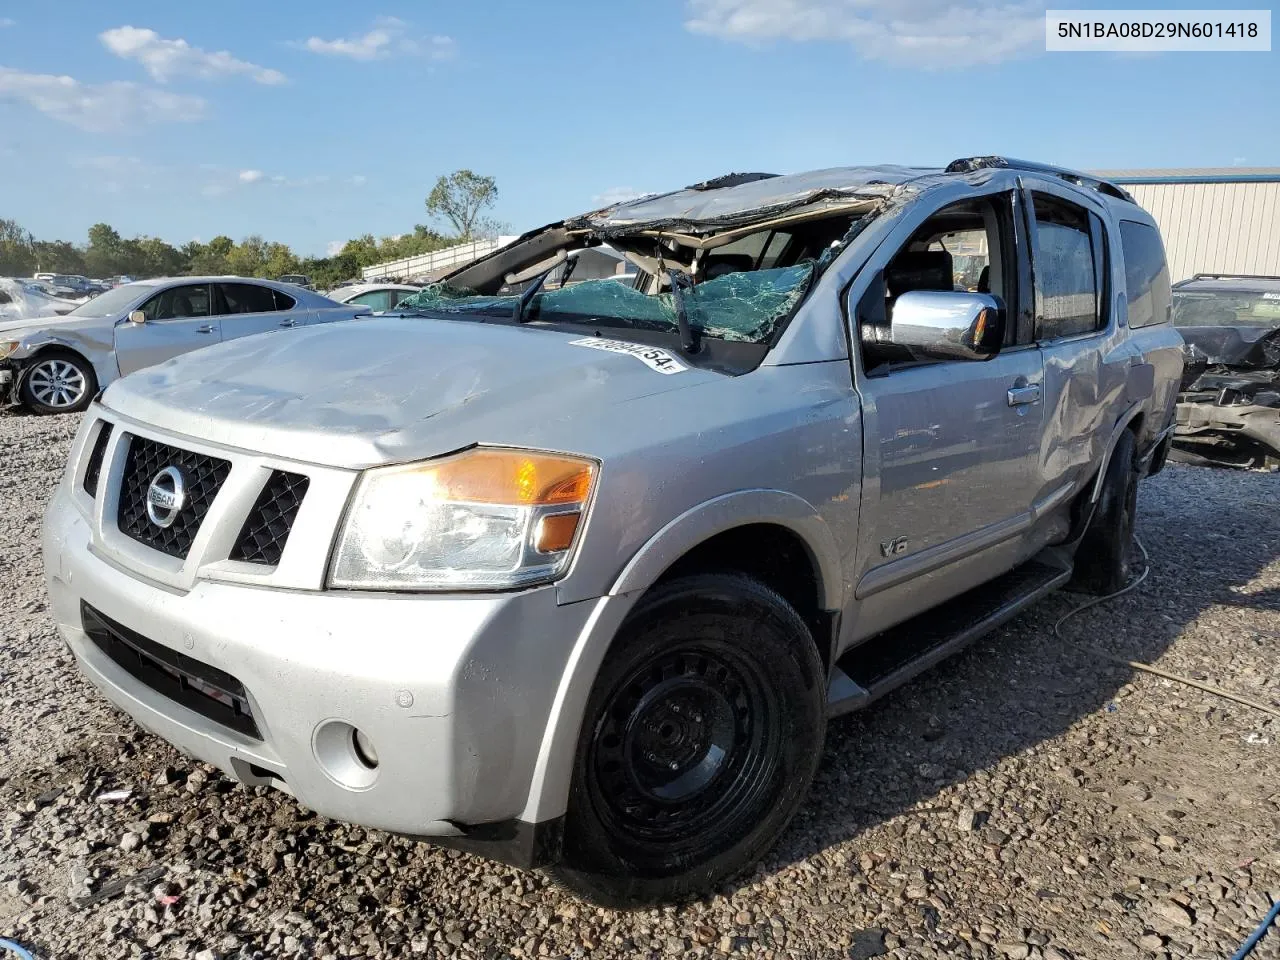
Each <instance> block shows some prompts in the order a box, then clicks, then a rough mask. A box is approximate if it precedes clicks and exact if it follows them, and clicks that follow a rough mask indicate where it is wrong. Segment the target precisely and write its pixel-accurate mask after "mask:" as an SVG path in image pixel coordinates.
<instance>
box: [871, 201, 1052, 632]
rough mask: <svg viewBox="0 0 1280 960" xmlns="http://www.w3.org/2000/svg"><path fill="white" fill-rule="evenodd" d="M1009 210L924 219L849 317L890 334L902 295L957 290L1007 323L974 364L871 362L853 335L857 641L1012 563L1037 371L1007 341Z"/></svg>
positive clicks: (1013, 250) (1010, 335)
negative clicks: (857, 434)
mask: <svg viewBox="0 0 1280 960" xmlns="http://www.w3.org/2000/svg"><path fill="white" fill-rule="evenodd" d="M1015 213H1016V203H1015V198H1014V195H1013V194H1011V193H1005V194H997V195H994V196H990V197H983V198H978V199H974V200H968V201H963V202H960V203H953V204H950V205H948V206H946V207H944V208H942V209H941V210H938V211H936V212H935V213H933V214H932V215H931V216H930V217H929V218H928V219H927V220H925V221H924V223H923V224H922V225H921V226H919V227H918V228H916V229H915V230H913V231H912V232H911V234H910V236H909V237H908V238H906V240H905V242H903V241H902V240H899V241H898V242H897V246H896V250H894V249H892V248H891V250H890V252H889V254H888V257H889V259H888V260H887V262H886V264H885V266H884V267H883V269H882V271H881V272H880V273H879V274H878V275H877V279H876V280H875V281H874V282H873V283H872V286H871V288H870V289H869V290H867V291H866V294H865V295H864V296H862V297H861V298H860V300H859V303H858V304H857V306H856V308H855V314H856V316H857V318H858V322H859V325H860V326H859V330H861V325H862V324H865V323H888V324H890V325H892V323H893V316H892V314H893V302H894V300H895V299H896V298H897V297H898V296H899V295H900V294H902V293H905V292H907V291H909V290H920V289H927V290H962V291H963V290H967V291H971V292H981V293H990V294H992V295H994V296H996V297H997V298H998V299H1000V300H1001V301H1002V302H1003V303H1004V304H1005V305H1006V311H1005V312H1006V317H1007V319H1006V328H1007V330H1006V341H1005V346H1004V347H1003V348H1002V349H1001V352H1000V353H998V354H997V355H996V356H995V357H994V358H992V359H990V360H985V361H977V360H954V361H944V362H928V363H921V362H910V361H907V362H904V361H902V360H901V359H896V358H878V357H877V356H876V354H875V351H874V349H873V348H871V347H869V346H867V343H868V338H861V337H860V340H861V343H862V344H863V345H864V346H863V350H862V358H861V359H862V366H863V375H862V378H861V382H860V384H859V391H860V393H861V394H862V401H863V424H864V427H863V459H864V463H865V464H866V466H865V479H864V482H863V488H862V489H863V494H862V496H863V503H862V510H861V517H862V528H861V530H860V533H859V546H860V550H861V553H862V557H861V559H860V562H859V563H858V565H857V576H858V580H857V587H856V591H855V595H856V597H857V605H856V611H855V614H854V615H855V616H856V619H857V624H856V626H855V628H854V630H855V636H856V637H858V638H861V637H865V636H869V635H870V634H872V633H875V632H878V631H879V630H882V629H884V628H885V627H888V626H890V625H892V624H893V623H895V622H897V621H898V620H901V619H904V617H903V615H902V614H903V611H904V610H905V611H911V612H915V611H919V610H922V609H926V608H928V607H931V606H934V605H936V604H938V603H941V602H943V601H944V600H947V599H950V598H951V597H953V596H955V595H957V594H959V593H961V592H963V591H964V590H967V589H969V588H970V587H972V586H975V585H977V584H978V583H982V582H984V581H986V580H989V579H991V578H992V577H993V576H995V575H998V574H999V573H1000V572H1002V569H1008V568H1009V567H1012V566H1013V565H1014V564H1015V563H1017V562H1018V561H1019V560H1020V559H1022V557H1021V555H1020V550H1021V536H1022V534H1024V533H1025V531H1026V530H1027V528H1028V527H1029V526H1030V522H1031V507H1032V503H1033V502H1034V500H1035V496H1036V491H1037V487H1038V480H1039V475H1038V470H1037V465H1038V462H1039V454H1040V440H1041V433H1042V430H1043V410H1044V407H1043V404H1042V403H1041V391H1042V389H1043V380H1044V374H1043V369H1042V364H1041V359H1040V352H1039V351H1038V350H1037V349H1036V348H1035V346H1034V344H1031V343H1026V344H1020V343H1018V342H1017V333H1016V328H1017V324H1016V322H1015V316H1016V313H1017V309H1016V308H1017V304H1018V302H1019V301H1018V286H1019V275H1020V272H1021V271H1020V258H1019V253H1018V244H1017V243H1016V242H1015V237H1014V230H1015V221H1014V216H1015ZM1023 269H1024V268H1023Z"/></svg>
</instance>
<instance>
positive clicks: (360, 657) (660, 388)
mask: <svg viewBox="0 0 1280 960" xmlns="http://www.w3.org/2000/svg"><path fill="white" fill-rule="evenodd" d="M603 243H607V244H608V245H609V246H610V247H612V249H613V250H615V251H617V252H619V253H621V255H622V256H624V257H625V258H626V259H627V260H628V261H629V263H630V264H631V265H633V266H634V268H635V274H634V276H633V277H632V278H631V279H630V282H622V281H619V280H616V279H594V280H587V281H583V282H579V283H574V282H573V281H572V270H573V264H574V263H575V260H576V257H577V256H578V252H579V251H582V250H584V249H586V248H590V247H593V246H596V245H599V244H603ZM1168 298H1169V276H1168V270H1167V268H1166V266H1165V261H1164V254H1163V248H1162V246H1161V243H1160V237H1159V234H1158V233H1157V231H1156V228H1155V225H1154V223H1153V221H1152V220H1151V218H1150V217H1149V216H1148V215H1147V214H1146V213H1145V212H1144V211H1143V210H1142V209H1141V208H1139V207H1138V206H1137V205H1136V204H1135V203H1134V202H1133V201H1132V200H1131V199H1130V198H1129V196H1128V195H1127V194H1125V193H1124V192H1123V191H1122V190H1121V189H1120V188H1118V187H1116V186H1114V185H1113V184H1110V183H1107V182H1104V181H1099V180H1096V179H1092V178H1090V177H1088V176H1085V175H1083V174H1078V173H1073V172H1070V171H1065V170H1061V169H1058V168H1054V167H1048V166H1042V165H1037V164H1031V163H1024V162H1020V161H1016V160H1007V159H1003V158H998V157H983V158H974V159H969V160H960V161H956V162H955V163H953V164H951V165H950V166H949V167H947V168H946V169H924V168H912V167H861V168H846V169H829V170H821V171H817V172H813V173H806V174H799V175H791V176H770V175H765V174H736V175H730V176H726V177H722V178H720V179H718V180H712V181H707V182H704V183H699V184H697V185H695V186H692V187H689V188H686V189H682V190H677V191H674V192H671V193H667V194H663V195H659V196H650V197H646V198H642V199H639V200H634V201H630V202H627V203H622V204H618V205H615V206H611V207H608V208H606V209H602V210H597V211H595V212H593V213H590V214H586V215H584V216H581V217H578V218H576V219H571V220H566V221H562V222H559V223H555V224H552V225H550V226H547V227H544V228H542V229H539V230H534V231H532V232H530V233H527V234H525V235H524V236H522V237H520V238H519V239H518V240H516V241H515V242H513V243H512V244H510V245H508V246H507V247H505V248H503V249H501V250H499V251H497V252H495V253H493V254H492V255H490V256H487V257H485V258H483V259H481V260H479V261H476V262H474V263H472V264H470V265H468V266H466V267H463V268H461V269H459V270H457V271H456V272H454V273H453V274H452V275H450V276H449V277H447V278H446V279H445V281H444V282H442V283H439V284H437V285H434V286H432V287H429V288H427V289H426V290H424V291H423V292H421V293H420V294H417V295H415V296H412V297H410V298H409V299H408V300H406V301H404V302H403V303H401V304H400V306H399V307H398V308H397V312H396V314H395V315H383V316H378V317H371V318H367V319H357V320H354V321H350V322H345V323H337V324H326V325H324V326H318V327H307V328H304V329H301V330H293V331H289V332H286V333H283V334H277V333H270V334H265V335H261V336H256V337H249V338H245V339H242V340H237V341H235V342H234V343H224V344H222V345H219V346H213V347H210V348H208V349H206V350H202V351H199V352H198V353H194V354H190V355H187V356H184V357H180V358H177V359H175V360H172V361H169V362H166V363H163V364H160V365H159V366H156V367H152V368H148V369H145V370H142V371H140V372H138V373H135V374H133V375H131V376H128V377H125V378H123V379H121V380H119V381H117V382H115V383H113V384H112V385H111V386H110V387H109V388H108V389H107V390H106V391H105V393H104V394H103V395H102V396H101V398H100V399H99V400H97V401H96V402H95V403H94V404H93V406H92V407H91V408H90V410H89V411H88V413H87V414H86V416H85V419H84V422H83V425H82V427H81V429H80V432H79V434H78V437H77V439H76V441H75V444H74V446H73V449H72V452H71V456H70V463H69V465H68V468H67V471H66V474H65V477H64V479H63V481H62V482H61V484H60V486H59V489H58V491H57V493H56V495H55V496H54V498H53V501H52V503H51V505H50V507H49V510H48V514H47V517H46V522H45V526H44V533H43V546H44V557H45V564H46V570H47V582H48V588H49V592H50V595H51V598H52V610H53V614H54V616H55V617H56V619H57V622H58V624H59V626H60V629H61V632H62V634H63V636H64V637H65V639H66V641H67V643H68V644H69V645H70V647H71V649H72V651H73V652H74V654H75V656H76V659H77V660H78V661H79V665H80V667H81V669H82V670H83V671H84V673H85V675H86V676H87V677H89V679H91V680H92V682H93V683H94V684H96V685H97V686H98V687H99V688H100V689H101V691H102V692H103V693H104V694H105V695H106V697H108V698H109V699H110V700H112V701H113V702H114V703H115V704H116V705H117V706H119V707H120V708H121V709H122V710H124V711H126V712H127V713H129V714H130V715H131V716H132V717H133V718H134V719H135V720H136V721H137V722H138V723H139V724H140V725H142V726H143V727H145V728H146V729H148V730H150V731H152V732H154V733H155V734H157V735H158V736H160V737H163V738H165V739H166V740H169V741H171V742H172V743H174V744H175V745H177V746H178V747H179V748H180V749H182V750H184V751H186V752H187V753H189V754H191V755H193V756H195V757H198V758H200V759H202V760H205V761H207V762H209V763H212V764H216V765H217V766H218V767H220V768H221V769H222V770H223V771H225V772H226V774H227V775H228V776H231V777H234V778H236V779H237V780H240V781H242V782H244V783H247V784H253V785H271V786H274V787H277V788H279V789H280V790H284V791H287V792H289V793H291V794H293V795H294V796H295V797H296V798H297V799H298V801H299V802H301V803H303V804H305V805H306V806H307V807H309V808H311V809H312V810H315V811H317V812H319V813H321V814H324V815H326V816H329V817H333V818H336V819H339V820H345V821H352V822H355V823H359V824H363V825H366V826H369V827H373V828H379V829H382V830H386V831H390V832H393V833H397V834H402V835H407V836H411V837H417V838H424V839H428V840H432V841H434V842H437V843H441V844H445V845H452V846H455V847H461V848H462V849H466V850H470V851H474V852H477V853H480V854H482V855H486V856H490V857H494V858H497V859H501V860H505V861H507V862H510V863H515V864H518V865H522V866H526V867H543V868H546V869H548V870H550V871H552V872H554V873H555V875H556V876H558V877H559V878H560V879H561V880H562V881H563V882H564V883H566V884H567V885H569V886H570V887H572V888H573V889H575V890H577V891H579V892H580V893H582V894H583V895H585V896H587V897H589V898H591V899H593V900H595V901H597V902H601V903H613V904H634V903H645V902H657V901H667V900H672V899H678V898H682V897H686V896H690V895H695V894H699V893H701V892H705V891H708V890H712V889H715V888H716V886H717V885H718V884H721V883H723V882H725V881H726V880H727V879H728V878H730V877H731V876H732V875H734V874H735V873H736V872H738V871H740V870H742V869H743V868H744V867H746V866H748V865H750V864H751V863H752V862H753V861H755V860H757V859H758V858H760V857H761V856H762V855H763V854H764V853H765V852H766V851H767V850H768V849H769V848H770V847H771V846H772V845H773V844H774V842H775V841H776V840H777V838H778V836H779V834H780V833H781V832H782V830H783V829H784V827H785V826H786V824H787V823H788V821H789V820H790V819H791V817H792V815H793V814H794V813H795V812H796V809H797V807H798V806H799V805H800V803H801V802H802V800H803V798H804V796H805V793H806V791H807V790H808V788H809V785H810V783H811V781H812V779H813V776H814V771H815V768H816V767H817V764H818V760H819V757H820V755H821V753H822V745H823V737H824V734H825V730H826V725H827V722H828V719H829V718H830V717H832V716H835V715H838V714H841V713H845V712H847V711H850V710H854V709H857V708H860V707H864V706H866V705H867V704H869V703H871V702H872V701H874V700H875V699H876V698H877V697H880V696H882V695H883V694H884V693H885V692H887V691H889V690H891V689H893V688H894V687H896V686H897V685H899V684H901V683H903V682H905V681H907V680H908V679H910V678H911V677H913V676H914V675H916V674H918V673H919V672H921V671H922V670H925V669H926V668H928V667H930V666H932V665H933V664H935V663H937V662H938V661H940V660H941V659H942V658H944V657H945V656H947V655H948V654H950V653H952V652H954V651H956V650H957V649H959V648H960V647H962V646H963V645H964V644H966V643H968V642H969V641H971V640H972V639H973V638H975V637H976V636H979V635H980V634H982V633H983V632H984V631H986V630H989V629H991V628H992V627H994V626H995V625H997V624H1000V623H1002V622H1004V621H1006V620H1008V619H1009V618H1010V617H1012V616H1013V615H1014V614H1015V613H1017V612H1018V611H1019V610H1021V609H1023V608H1024V607H1026V606H1027V605H1028V604H1030V603H1032V602H1034V601H1035V600H1036V599H1037V598H1040V597H1042V596H1044V595H1045V594H1046V593H1048V592H1049V591H1051V590H1053V589H1055V588H1057V587H1062V586H1065V585H1067V584H1069V583H1075V584H1076V585H1077V586H1079V587H1082V588H1087V589H1090V590H1093V591H1108V590H1112V589H1115V588H1116V587H1118V586H1119V585H1121V584H1122V583H1124V582H1125V579H1126V562H1127V551H1128V548H1129V546H1130V541H1131V538H1132V532H1133V523H1134V510H1135V500H1136V488H1137V485H1138V481H1139V479H1140V478H1141V477H1143V476H1144V475H1145V474H1148V473H1151V472H1153V471H1155V470H1157V469H1159V467H1160V466H1161V464H1162V463H1163V461H1164V458H1165V455H1166V453H1167V449H1168V443H1169V438H1170V434H1171V430H1172V423H1173V412H1174V401H1175V397H1176V391H1177V387H1178V382H1179V377H1180V375H1181V373H1182V366H1183V360H1182V342H1181V340H1180V338H1179V337H1178V334H1177V332H1176V331H1175V330H1174V328H1173V326H1172V325H1171V324H1170V323H1169V317H1168V311H1167V309H1159V308H1158V307H1159V305H1161V304H1164V305H1166V307H1167V303H1168ZM863 773H864V774H865V775H866V776H872V777H874V776H875V771H873V770H868V771H863Z"/></svg>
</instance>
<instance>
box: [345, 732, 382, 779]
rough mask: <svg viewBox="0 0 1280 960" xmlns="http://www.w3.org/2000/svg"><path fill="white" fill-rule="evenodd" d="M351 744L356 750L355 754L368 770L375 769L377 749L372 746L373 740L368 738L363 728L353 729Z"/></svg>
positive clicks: (376, 765)
mask: <svg viewBox="0 0 1280 960" xmlns="http://www.w3.org/2000/svg"><path fill="white" fill-rule="evenodd" d="M351 746H352V747H353V748H354V749H355V751H356V756H357V757H358V758H359V759H360V762H361V763H363V764H364V765H365V766H366V767H368V768H369V769H370V770H376V769H377V767H378V751H377V750H375V749H374V748H373V741H372V740H370V739H369V738H368V737H367V736H365V733H364V731H363V730H353V731H352V733H351Z"/></svg>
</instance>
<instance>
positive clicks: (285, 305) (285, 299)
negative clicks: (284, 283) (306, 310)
mask: <svg viewBox="0 0 1280 960" xmlns="http://www.w3.org/2000/svg"><path fill="white" fill-rule="evenodd" d="M271 293H272V295H273V296H274V297H275V301H276V309H277V310H292V309H293V308H294V306H296V305H297V303H298V301H297V300H295V299H293V297H291V296H289V295H288V294H287V293H284V292H282V291H280V290H272V291H271Z"/></svg>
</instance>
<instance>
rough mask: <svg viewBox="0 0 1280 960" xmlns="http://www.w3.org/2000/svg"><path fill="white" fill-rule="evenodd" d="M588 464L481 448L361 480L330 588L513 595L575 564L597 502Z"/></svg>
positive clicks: (576, 459)
mask: <svg viewBox="0 0 1280 960" xmlns="http://www.w3.org/2000/svg"><path fill="white" fill-rule="evenodd" d="M595 476H596V465H595V463H594V462H593V461H591V460H584V459H582V458H579V457H567V456H561V455H557V454H546V453H534V452H531V451H525V450H505V449H498V448H494V447H476V448H474V449H472V450H468V451H467V452H465V453H461V454H458V455H456V456H452V457H445V458H443V459H440V460H428V461H424V462H422V463H413V464H407V465H405V466H398V467H382V468H378V469H374V470H368V471H366V472H365V474H364V476H363V477H361V478H360V482H359V485H358V486H357V488H356V492H355V496H354V497H353V498H352V502H351V508H350V509H349V510H348V512H347V519H346V524H345V526H344V528H343V530H342V537H341V540H340V541H339V543H338V552H337V557H336V559H335V560H334V564H333V570H332V572H331V573H330V576H329V585H330V586H333V587H350V588H357V589H367V590H377V589H397V588H416V589H427V590H451V589H452V590H457V589H477V588H484V587H490V588H495V587H496V588H511V587H520V586H527V585H529V584H532V583H539V582H543V581H547V580H553V579H555V578H556V577H558V576H560V575H561V574H563V573H564V571H565V570H566V569H567V567H568V566H569V561H570V559H571V558H572V556H573V549H574V547H575V546H576V543H577V539H578V533H579V530H580V529H581V527H582V520H583V517H584V515H585V513H586V509H587V504H588V502H589V501H590V499H591V490H592V487H593V485H594V483H595Z"/></svg>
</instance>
